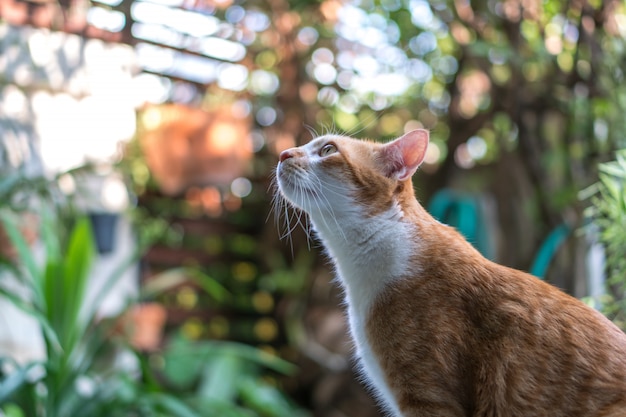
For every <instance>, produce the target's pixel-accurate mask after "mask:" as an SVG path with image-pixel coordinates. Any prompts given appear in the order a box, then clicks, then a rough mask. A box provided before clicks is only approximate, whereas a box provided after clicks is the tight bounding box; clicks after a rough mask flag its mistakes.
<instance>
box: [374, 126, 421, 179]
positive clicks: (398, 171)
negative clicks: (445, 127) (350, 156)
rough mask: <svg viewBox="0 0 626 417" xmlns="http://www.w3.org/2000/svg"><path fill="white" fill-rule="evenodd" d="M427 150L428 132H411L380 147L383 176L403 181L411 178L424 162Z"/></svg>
mask: <svg viewBox="0 0 626 417" xmlns="http://www.w3.org/2000/svg"><path fill="white" fill-rule="evenodd" d="M427 148H428V131H427V130H424V129H417V130H412V131H410V132H408V133H405V134H404V135H403V136H401V137H399V138H398V139H395V140H394V141H392V142H389V143H387V144H386V145H384V146H383V147H382V152H381V157H382V158H381V159H382V163H383V165H384V167H385V174H386V175H387V176H388V177H390V178H395V179H397V180H400V181H404V180H406V179H408V178H411V177H412V176H413V174H415V171H417V168H418V167H419V166H420V164H421V163H422V162H423V161H424V156H425V155H426V149H427Z"/></svg>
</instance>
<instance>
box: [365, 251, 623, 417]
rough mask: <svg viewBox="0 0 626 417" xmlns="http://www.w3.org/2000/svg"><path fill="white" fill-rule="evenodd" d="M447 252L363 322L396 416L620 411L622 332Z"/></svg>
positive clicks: (526, 283) (390, 293)
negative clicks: (400, 413) (399, 412)
mask: <svg viewBox="0 0 626 417" xmlns="http://www.w3.org/2000/svg"><path fill="white" fill-rule="evenodd" d="M450 251H451V253H449V254H447V255H445V256H442V255H444V254H441V253H438V254H437V258H435V259H441V260H442V261H441V262H435V263H433V262H432V261H431V262H430V263H429V264H430V265H431V266H430V267H428V268H426V269H424V270H423V271H422V275H421V276H420V277H418V278H416V277H407V278H406V279H404V280H398V281H397V282H395V283H394V284H393V285H390V286H389V287H388V288H387V290H386V291H385V292H384V293H382V294H381V296H380V297H379V298H378V300H377V302H376V303H375V305H374V307H373V309H372V311H371V313H370V317H369V319H368V334H369V338H370V340H371V343H372V348H373V351H374V352H380V353H382V352H384V354H382V355H379V356H378V357H379V358H380V362H381V368H382V369H383V370H384V373H385V375H386V376H387V383H388V384H389V386H390V388H391V390H392V391H393V392H394V397H395V398H396V399H397V403H398V405H399V407H400V409H401V410H404V411H403V412H404V413H405V414H404V415H406V416H412V415H416V416H417V415H421V414H420V413H419V410H433V409H434V410H439V411H440V413H439V414H432V415H450V416H456V415H458V416H529V417H531V416H568V417H575V416H613V415H615V416H618V415H625V416H626V335H625V334H624V333H623V332H621V331H620V330H619V329H618V328H617V327H616V326H614V325H613V324H612V323H611V322H610V321H609V320H607V319H606V318H605V317H604V316H602V315H601V314H600V313H598V312H597V311H595V310H593V309H591V308H589V307H588V306H586V305H584V304H583V303H581V302H580V301H578V300H576V299H574V298H572V297H570V296H568V295H566V294H564V293H563V292H561V291H559V290H557V289H556V288H554V287H552V286H550V285H548V284H546V283H544V282H542V281H540V280H538V279H536V278H535V277H532V276H530V275H528V274H525V273H523V272H520V271H516V270H512V269H509V268H506V267H503V266H500V265H497V264H494V263H491V262H489V261H487V260H485V259H483V258H482V257H477V254H476V253H474V252H473V251H472V250H470V249H468V252H467V253H466V252H465V250H463V248H450ZM424 256H430V257H431V258H430V259H431V260H432V259H433V257H434V254H430V255H429V254H425V255H424ZM389 323H394V326H390V325H389ZM407 410H408V411H407ZM548 410H549V411H548ZM611 413H613V414H611ZM424 415H431V414H424Z"/></svg>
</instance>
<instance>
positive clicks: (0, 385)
mask: <svg viewBox="0 0 626 417" xmlns="http://www.w3.org/2000/svg"><path fill="white" fill-rule="evenodd" d="M5 360H6V359H5ZM36 366H42V364H41V363H39V362H31V363H28V364H27V365H25V366H22V367H19V368H18V369H16V370H15V371H13V372H12V373H11V374H10V375H9V376H8V377H6V378H5V379H3V380H2V381H0V404H2V403H4V402H5V401H8V400H9V399H10V398H11V396H12V395H13V394H14V393H16V392H17V391H19V390H20V389H21V388H22V387H23V386H24V385H26V384H29V383H30V382H29V381H28V373H29V371H30V370H31V369H33V368H34V367H36Z"/></svg>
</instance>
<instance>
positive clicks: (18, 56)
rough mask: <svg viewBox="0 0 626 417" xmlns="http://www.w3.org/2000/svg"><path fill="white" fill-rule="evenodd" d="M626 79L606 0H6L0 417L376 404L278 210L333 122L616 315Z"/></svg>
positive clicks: (472, 232)
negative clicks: (279, 197) (291, 156)
mask: <svg viewBox="0 0 626 417" xmlns="http://www.w3.org/2000/svg"><path fill="white" fill-rule="evenodd" d="M625 69H626V4H625V3H624V2H623V1H617V0H605V1H596V0H572V1H561V0H542V1H540V0H504V1H496V0H487V1H474V2H471V3H470V2H469V1H467V0H455V1H449V0H438V1H430V2H428V1H425V0H355V1H340V0H316V1H308V0H293V1H288V0H92V1H89V0H0V258H1V259H2V261H1V264H0V416H10V417H20V416H50V417H56V416H211V417H213V416H218V417H221V416H250V417H254V416H261V417H265V416H278V417H281V416H316V417H317V416H319V417H368V416H372V417H373V416H379V415H381V413H380V412H379V410H378V409H377V408H376V406H375V405H374V403H373V401H372V400H371V399H370V397H369V396H368V394H367V392H366V391H365V389H364V388H363V387H362V385H361V384H360V383H359V382H358V376H357V374H356V373H355V371H354V369H353V365H354V363H353V361H352V358H351V352H352V348H351V344H350V341H349V339H348V336H347V328H346V323H345V317H344V313H343V309H342V307H341V293H340V291H339V290H338V288H337V287H336V285H334V284H333V283H332V279H333V277H332V273H331V270H330V268H329V265H328V262H327V260H325V259H324V258H323V256H321V255H320V250H319V245H318V244H317V243H316V242H312V241H310V240H307V238H306V234H305V233H304V231H303V230H301V229H300V228H295V230H293V231H292V232H291V233H288V230H287V229H286V227H285V223H286V220H285V218H284V217H285V216H292V215H294V214H293V213H286V214H285V213H272V210H271V202H272V195H273V193H274V188H273V185H272V175H273V170H274V167H275V165H276V162H277V156H278V154H279V152H280V151H282V150H284V149H286V148H289V147H292V146H296V145H299V144H303V143H306V142H307V141H309V140H310V139H311V138H312V137H314V136H315V135H316V134H321V133H327V132H340V133H345V134H349V135H352V136H355V137H363V138H365V137H366V138H371V139H375V140H381V141H385V140H389V139H392V138H394V137H397V136H399V135H401V134H402V133H404V132H406V131H408V130H412V129H415V128H426V129H428V130H430V132H431V143H430V145H429V148H428V152H427V156H426V160H425V163H424V164H423V165H422V169H421V170H420V172H419V173H418V174H417V175H416V177H415V179H414V181H415V185H416V190H417V194H418V196H419V199H420V201H421V202H422V204H423V205H424V206H425V207H427V208H428V209H429V210H430V211H431V213H432V214H433V215H435V216H436V217H437V218H439V219H440V220H442V221H444V222H446V223H449V224H452V225H454V226H455V227H457V228H459V229H460V230H461V232H462V233H463V234H464V235H465V236H466V237H467V239H468V240H469V241H471V242H472V243H473V244H474V245H475V246H476V247H477V248H478V249H479V250H480V251H481V252H482V253H483V254H484V255H485V256H487V257H488V258H490V259H493V260H495V261H497V262H500V263H503V264H505V265H508V266H512V267H515V268H519V269H523V270H527V271H530V272H531V273H533V274H535V275H536V276H538V277H540V278H541V279H545V280H547V281H549V282H551V283H553V284H554V285H557V286H558V287H560V288H562V289H564V290H566V291H567V292H569V293H571V294H573V295H574V296H576V297H579V298H583V299H584V300H585V301H586V302H588V303H590V304H591V305H593V306H595V307H597V308H599V309H601V310H602V311H603V312H604V313H605V314H607V315H609V317H610V318H612V319H614V320H615V321H616V322H617V323H618V324H619V325H621V326H623V324H624V311H626V308H624V307H625V304H624V301H623V300H624V297H623V295H624V289H625V288H626V285H624V284H625V282H626V257H625V256H624V253H625V252H626V192H625V190H624V184H625V181H626V151H625V150H624V148H626V117H625V115H626V83H625V82H624V76H625V74H624V70H625ZM275 214H276V216H275ZM293 223H294V222H293V221H292V225H293ZM285 235H288V236H285ZM281 238H282V239H281Z"/></svg>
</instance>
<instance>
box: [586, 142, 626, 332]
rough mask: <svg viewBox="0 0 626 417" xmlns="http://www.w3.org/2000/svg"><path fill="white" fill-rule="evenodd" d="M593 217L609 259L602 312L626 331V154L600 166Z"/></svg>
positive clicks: (592, 188)
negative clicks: (625, 231)
mask: <svg viewBox="0 0 626 417" xmlns="http://www.w3.org/2000/svg"><path fill="white" fill-rule="evenodd" d="M590 191H592V192H595V194H594V195H593V197H592V198H591V202H592V205H591V207H590V208H589V213H588V214H589V216H590V217H591V219H592V220H593V223H594V224H595V225H596V226H597V227H598V229H599V241H600V243H601V244H602V245H603V247H604V251H605V256H606V274H607V293H606V295H604V296H603V297H602V299H601V300H600V301H601V307H602V310H603V311H604V312H605V314H607V315H608V316H609V317H610V318H612V319H613V320H614V321H615V322H616V323H617V324H618V325H619V326H620V327H621V328H622V329H626V256H624V254H626V234H624V230H626V150H622V151H619V152H618V153H617V154H616V159H615V160H614V161H611V162H606V163H603V164H601V165H600V181H599V182H598V183H597V184H595V185H594V186H593V187H591V190H590Z"/></svg>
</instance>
